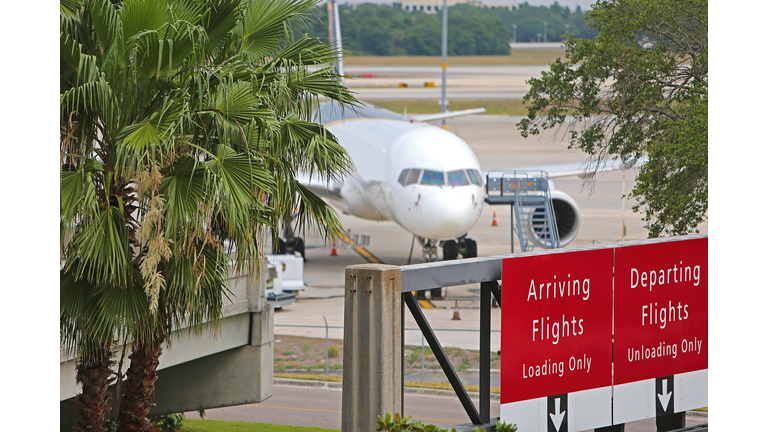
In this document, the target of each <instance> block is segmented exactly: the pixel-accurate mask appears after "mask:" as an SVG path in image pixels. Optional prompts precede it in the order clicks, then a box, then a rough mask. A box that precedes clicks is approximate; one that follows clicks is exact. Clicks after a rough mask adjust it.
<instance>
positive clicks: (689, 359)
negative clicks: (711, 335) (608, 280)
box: [614, 238, 708, 384]
mask: <svg viewBox="0 0 768 432" xmlns="http://www.w3.org/2000/svg"><path fill="white" fill-rule="evenodd" d="M707 273H708V272H707V239H706V238H703V239H693V240H685V241H679V242H665V243H656V244H648V245H641V246H630V247H622V248H616V276H615V278H616V280H615V285H616V286H615V291H616V300H615V329H616V330H615V331H616V346H615V350H616V357H615V363H616V369H615V381H614V383H615V384H624V383H628V382H633V381H640V380H643V379H650V378H656V377H659V376H666V375H674V374H680V373H684V372H691V371H695V370H701V369H707V365H708V363H707V352H708V338H707V307H708V302H707V294H708V292H707V291H708V279H707Z"/></svg>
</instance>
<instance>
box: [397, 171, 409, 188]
mask: <svg viewBox="0 0 768 432" xmlns="http://www.w3.org/2000/svg"><path fill="white" fill-rule="evenodd" d="M410 172H411V170H410V169H404V170H403V172H401V173H400V178H398V179H397V182H398V183H400V184H401V185H403V186H405V184H406V183H405V182H406V180H408V174H409V173H410Z"/></svg>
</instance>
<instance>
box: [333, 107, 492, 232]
mask: <svg viewBox="0 0 768 432" xmlns="http://www.w3.org/2000/svg"><path fill="white" fill-rule="evenodd" d="M325 126H326V128H328V130H329V131H330V132H331V133H333V134H334V135H336V137H337V138H338V139H339V142H340V143H341V145H342V146H343V147H344V148H345V149H346V150H347V152H348V153H349V155H350V157H351V159H352V161H353V163H354V164H355V167H356V171H355V172H354V173H353V174H352V175H351V176H349V177H347V178H345V179H344V182H343V184H340V185H337V194H336V199H332V201H333V202H334V204H335V205H336V206H337V207H339V208H340V209H341V210H342V211H344V212H346V213H349V214H352V215H354V216H357V217H360V218H363V219H370V220H382V221H383V220H389V221H393V222H395V223H397V224H398V225H400V226H402V227H403V228H405V229H406V230H408V231H410V232H411V233H413V234H415V235H417V236H419V237H423V238H426V239H436V240H449V239H456V238H458V237H461V236H463V235H465V234H467V232H468V231H469V230H470V229H471V228H472V227H473V226H474V225H475V223H476V222H477V220H478V218H479V217H480V213H481V212H482V209H483V202H484V196H485V188H484V183H483V182H484V178H483V176H482V174H481V170H480V163H479V162H478V160H477V157H476V156H475V154H474V153H473V152H472V150H471V149H470V148H469V146H468V145H467V143H466V142H464V141H463V140H462V139H461V138H459V137H458V136H456V135H454V134H453V133H450V132H448V131H446V130H444V129H441V128H439V127H435V126H432V125H429V124H426V123H418V122H415V123H412V122H409V121H403V120H396V119H379V118H353V119H347V120H339V121H335V122H332V123H327V124H326V125H325Z"/></svg>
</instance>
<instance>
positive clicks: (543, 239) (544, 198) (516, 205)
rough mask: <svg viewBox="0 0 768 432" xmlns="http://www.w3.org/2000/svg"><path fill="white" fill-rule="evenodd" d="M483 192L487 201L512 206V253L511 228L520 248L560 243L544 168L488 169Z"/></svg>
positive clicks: (545, 246) (553, 246)
mask: <svg viewBox="0 0 768 432" xmlns="http://www.w3.org/2000/svg"><path fill="white" fill-rule="evenodd" d="M485 195H486V197H485V202H486V203H488V204H490V205H510V206H511V207H512V226H511V234H510V239H511V243H512V252H513V253H514V252H515V243H514V240H515V239H514V233H515V230H516V231H517V237H518V239H519V240H520V247H521V249H522V252H528V251H532V250H534V249H535V248H537V247H539V248H541V249H556V248H558V247H559V246H560V239H559V235H558V230H557V218H556V217H555V212H554V209H553V206H552V196H551V193H550V182H549V178H548V175H547V173H546V172H545V171H491V172H489V173H488V174H487V175H486V181H485Z"/></svg>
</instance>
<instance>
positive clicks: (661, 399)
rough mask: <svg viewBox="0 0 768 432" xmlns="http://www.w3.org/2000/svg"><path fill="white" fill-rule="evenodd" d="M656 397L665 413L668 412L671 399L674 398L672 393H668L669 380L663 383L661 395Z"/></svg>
mask: <svg viewBox="0 0 768 432" xmlns="http://www.w3.org/2000/svg"><path fill="white" fill-rule="evenodd" d="M656 396H658V397H659V402H661V406H662V407H663V408H664V412H666V411H667V406H669V398H671V397H672V392H669V393H667V380H662V381H661V394H656Z"/></svg>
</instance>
